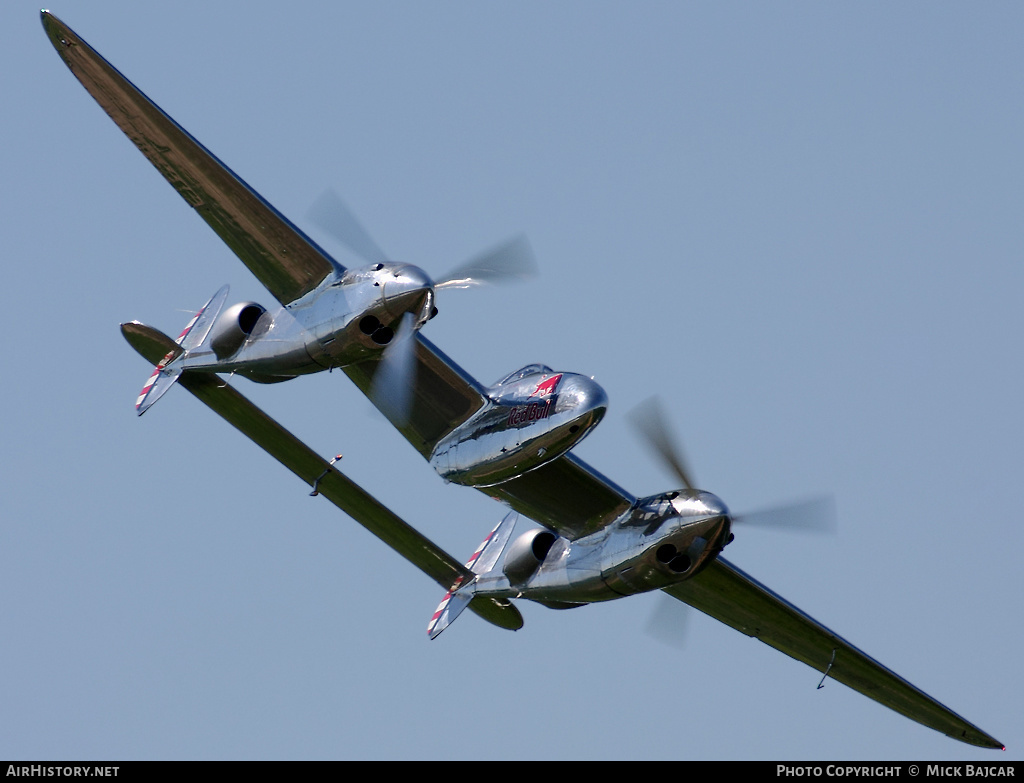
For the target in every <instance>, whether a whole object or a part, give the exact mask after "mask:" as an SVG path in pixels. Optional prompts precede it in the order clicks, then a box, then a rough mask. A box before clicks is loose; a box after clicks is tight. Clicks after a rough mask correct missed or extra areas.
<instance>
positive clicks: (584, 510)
mask: <svg viewBox="0 0 1024 783" xmlns="http://www.w3.org/2000/svg"><path fill="white" fill-rule="evenodd" d="M160 356H163V354H160ZM158 358H159V357H158ZM379 365H380V360H379V359H376V358H375V359H370V360H367V361H365V362H360V363H359V364H355V365H350V366H348V367H345V368H343V369H344V372H345V374H346V375H348V377H349V378H351V379H352V382H353V383H355V385H356V386H358V387H359V389H360V390H361V391H362V392H363V393H364V394H365V395H366V396H367V397H368V398H369V399H370V400H371V401H373V399H374V395H373V394H372V393H371V390H372V388H373V379H374V375H375V374H376V372H377V368H378V367H379ZM414 378H415V382H414V389H413V398H412V405H411V407H410V412H409V415H408V417H407V418H406V420H404V421H402V422H397V421H394V420H392V424H394V425H395V427H396V428H397V429H398V431H399V432H401V433H402V435H404V436H405V438H406V440H408V441H409V442H410V443H411V444H412V445H413V446H414V447H415V448H416V450H417V451H419V453H420V454H422V455H423V457H424V458H426V459H429V458H430V454H431V452H433V450H434V447H435V446H436V445H437V443H438V441H440V440H441V439H442V438H444V437H445V436H446V435H448V434H449V433H451V432H452V430H454V429H455V428H456V427H458V426H459V425H460V424H462V423H464V422H465V421H466V420H467V419H469V417H470V416H472V415H473V414H474V413H476V412H477V411H478V410H480V408H481V407H482V406H483V405H484V404H485V403H486V402H487V392H486V390H485V389H484V387H483V386H481V385H480V384H479V383H478V382H477V381H476V380H474V379H473V378H472V377H471V376H470V375H469V374H468V373H467V372H466V371H465V370H463V369H462V368H461V367H459V366H458V365H457V364H456V363H455V362H453V361H452V360H451V359H450V358H448V357H447V356H446V355H445V354H444V353H442V352H441V350H440V349H438V348H437V347H436V346H435V345H434V344H433V343H431V342H430V341H429V340H428V339H427V338H425V337H423V335H422V334H420V333H417V334H416V371H415V373H414ZM378 407H379V406H378ZM381 412H382V413H384V415H388V414H387V412H386V411H385V410H383V409H382V410H381ZM481 492H484V493H485V494H486V495H488V496H490V497H493V498H495V499H496V500H499V501H502V502H504V503H507V504H508V505H509V506H511V507H512V508H513V509H515V510H516V511H518V512H519V513H520V514H522V515H523V516H526V517H529V518H530V519H532V520H534V521H535V522H538V523H540V524H541V525H544V526H545V527H547V528H550V529H551V530H554V531H556V532H557V533H558V534H559V535H561V536H564V537H566V538H568V539H570V540H572V539H576V538H579V537H580V536H583V535H587V534H589V533H593V532H595V531H597V530H600V529H601V528H603V527H605V526H606V525H609V524H611V523H612V522H613V521H615V520H616V519H618V518H619V517H620V516H622V514H624V513H625V512H626V511H628V510H629V509H630V507H632V505H633V503H634V502H635V501H636V498H635V497H634V496H633V495H631V494H630V493H628V492H626V491H625V490H624V489H622V488H621V487H619V486H618V485H616V484H615V483H613V482H612V481H611V480H609V479H608V478H606V477H605V476H602V475H601V474H600V473H598V472H597V471H596V470H594V469H593V468H591V467H590V466H589V465H587V464H586V463H585V462H583V461H582V460H579V459H577V458H576V457H574V456H573V455H571V454H564V455H563V456H561V457H559V458H558V459H555V460H552V461H551V462H549V463H547V464H546V465H544V466H542V467H540V468H538V469H537V470H532V471H530V472H529V473H526V474H524V475H522V476H519V477H517V478H514V479H510V480H509V481H506V482H503V483H501V484H497V485H495V486H491V487H482V488H481Z"/></svg>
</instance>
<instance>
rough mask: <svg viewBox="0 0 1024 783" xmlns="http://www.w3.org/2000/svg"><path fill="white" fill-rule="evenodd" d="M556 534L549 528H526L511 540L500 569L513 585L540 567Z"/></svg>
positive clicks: (527, 577)
mask: <svg viewBox="0 0 1024 783" xmlns="http://www.w3.org/2000/svg"><path fill="white" fill-rule="evenodd" d="M557 540H558V536H556V535H555V534H554V533H552V532H551V531H550V530H543V529H541V528H535V529H534V530H527V531H526V532H525V533H523V534H522V535H521V536H519V538H517V539H516V540H515V541H513V542H512V545H511V546H510V547H509V548H508V552H507V553H506V555H505V563H504V565H503V566H502V568H501V570H502V571H503V572H504V574H505V576H507V577H508V581H509V582H511V583H512V584H513V585H521V584H523V583H524V582H526V580H528V579H529V578H530V577H531V576H533V575H534V573H535V572H536V571H537V569H538V568H540V565H541V563H543V562H544V558H546V557H547V556H548V552H550V551H551V547H552V545H553V544H554V543H555V541H557Z"/></svg>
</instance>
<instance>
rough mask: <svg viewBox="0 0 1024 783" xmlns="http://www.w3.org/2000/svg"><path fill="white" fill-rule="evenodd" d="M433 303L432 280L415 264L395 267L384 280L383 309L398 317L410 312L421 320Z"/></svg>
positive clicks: (425, 316)
mask: <svg viewBox="0 0 1024 783" xmlns="http://www.w3.org/2000/svg"><path fill="white" fill-rule="evenodd" d="M433 305H434V282H433V281H432V280H431V279H430V277H429V276H428V275H427V273H426V272H424V271H423V270H422V269H420V268H419V267H417V266H413V265H411V264H405V265H403V266H400V267H397V268H395V269H394V271H393V272H392V273H391V274H390V275H389V276H388V278H387V280H385V282H384V309H385V310H387V311H388V314H389V315H392V316H394V317H396V318H397V317H398V316H400V315H403V314H404V313H412V314H413V315H415V316H416V318H417V320H420V321H423V320H426V318H427V317H428V316H429V315H430V309H431V308H432V307H433Z"/></svg>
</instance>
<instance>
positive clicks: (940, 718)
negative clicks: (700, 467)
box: [665, 557, 1003, 748]
mask: <svg viewBox="0 0 1024 783" xmlns="http://www.w3.org/2000/svg"><path fill="white" fill-rule="evenodd" d="M665 592H666V593H668V594H669V595H671V596H672V597H673V598H678V599H679V600H680V601H683V602H685V603H687V604H689V605H690V606H692V607H694V608H696V609H700V611H702V612H704V613H705V614H708V615H710V616H711V617H714V618H715V619H716V620H721V621H722V622H723V623H725V624H726V625H729V626H732V627H733V628H735V629H736V630H737V631H739V632H740V633H744V634H746V635H747V636H754V637H756V638H758V639H760V640H761V641H762V642H764V643H765V644H767V645H770V646H772V647H774V648H775V649H776V650H779V651H781V652H784V653H785V654H786V655H788V656H789V657H791V658H795V659H796V660H798V661H802V662H803V663H806V664H807V665H808V666H810V667H811V668H813V669H817V670H818V671H819V672H824V673H826V674H827V676H828V677H830V678H832V679H833V680H838V681H839V682H841V683H843V684H844V685H848V686H849V687H851V688H853V689H854V690H855V691H859V692H860V693H863V694H864V695H865V696H867V697H868V698H871V699H874V700H875V701H877V702H879V703H880V704H884V705H885V706H886V707H889V708H890V709H893V710H895V711H896V712H898V713H900V714H901V715H905V716H906V717H908V718H910V719H911V720H915V721H917V722H918V723H922V724H924V725H925V726H928V727H929V728H932V729H935V730H936V731H941V732H942V733H943V734H946V735H947V736H950V737H953V738H954V739H958V740H960V741H961V742H967V743H970V744H971V745H978V746H980V747H983V748H1002V747H1003V744H1002V743H1001V742H999V741H998V740H996V739H994V738H993V737H991V736H989V735H988V734H986V733H985V732H984V731H982V730H981V729H979V728H978V727H977V726H975V725H973V724H971V723H968V722H967V721H966V720H964V719H963V718H961V717H960V716H959V715H957V714H956V713H955V712H953V711H952V710H950V709H949V708H947V707H945V706H943V705H942V704H940V703H939V702H937V701H936V700H935V699H933V698H932V697H931V696H929V695H928V694H927V693H925V692H924V691H921V690H919V689H918V688H915V687H914V686H913V685H911V684H910V683H909V682H907V681H906V680H904V679H903V678H902V677H900V676H898V675H897V674H895V673H894V672H892V671H890V670H889V669H887V668H885V667H884V666H882V664H880V663H879V662H878V661H876V660H874V659H873V658H870V657H869V656H867V655H865V654H864V653H862V652H861V651H860V650H858V649H857V648H856V647H854V646H853V645H852V644H850V643H849V642H848V641H846V640H845V639H843V638H842V637H840V636H838V635H836V634H835V633H833V632H832V631H830V630H829V629H828V628H826V627H825V626H824V625H822V624H821V623H819V622H817V621H816V620H814V619H813V618H811V617H809V616H808V615H806V614H804V613H803V612H801V611H800V610H799V609H797V608H796V607H795V606H793V605H792V604H790V603H789V602H787V601H786V600H784V599H783V598H781V597H779V596H778V595H776V594H775V593H773V592H772V591H771V590H769V589H768V588H767V587H765V586H764V585H762V584H761V583H760V582H758V581H757V580H755V579H753V578H752V577H750V576H748V575H747V574H745V573H743V571H741V570H740V569H738V568H737V567H736V566H734V565H732V564H731V563H729V562H728V561H727V560H725V559H724V558H721V557H719V558H718V559H717V560H715V561H714V562H713V563H712V564H711V565H710V566H708V567H707V568H705V569H704V570H703V571H702V572H701V573H699V574H698V575H697V576H695V577H694V578H693V579H689V580H687V581H685V582H680V583H679V584H678V585H674V586H673V587H667V588H665Z"/></svg>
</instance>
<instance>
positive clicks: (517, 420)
mask: <svg viewBox="0 0 1024 783" xmlns="http://www.w3.org/2000/svg"><path fill="white" fill-rule="evenodd" d="M559 377H561V376H559ZM530 396H531V397H532V396H533V395H532V394H531V395H530ZM554 402H555V401H554V400H547V401H546V402H532V403H530V404H529V405H517V406H515V407H514V408H513V409H512V410H510V411H509V412H508V422H507V425H508V426H510V427H511V426H514V425H516V424H523V423H525V422H531V421H539V420H540V419H546V418H547V417H548V416H549V415H550V414H551V409H552V408H554V407H555V406H554Z"/></svg>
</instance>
